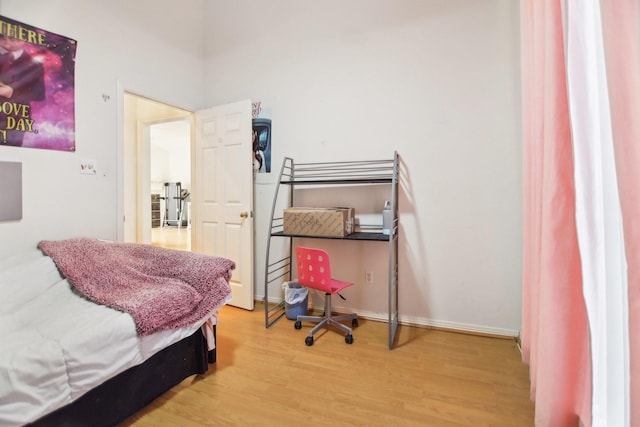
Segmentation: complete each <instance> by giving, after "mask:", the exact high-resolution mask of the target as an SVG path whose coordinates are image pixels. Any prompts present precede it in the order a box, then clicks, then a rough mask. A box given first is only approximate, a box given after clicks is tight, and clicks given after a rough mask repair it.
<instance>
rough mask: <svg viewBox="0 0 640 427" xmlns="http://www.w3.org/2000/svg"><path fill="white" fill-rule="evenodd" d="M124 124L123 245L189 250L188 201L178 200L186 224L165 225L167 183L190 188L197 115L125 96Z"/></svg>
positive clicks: (158, 103) (142, 98)
mask: <svg viewBox="0 0 640 427" xmlns="http://www.w3.org/2000/svg"><path fill="white" fill-rule="evenodd" d="M123 123H124V138H123V140H124V165H123V171H124V174H123V175H124V176H123V181H124V203H123V210H124V230H123V237H124V238H123V240H124V241H125V242H130V243H146V244H154V245H157V246H162V247H169V248H171V249H182V250H190V249H191V230H190V228H189V227H188V215H190V214H189V212H188V211H187V209H188V207H187V203H188V202H189V200H188V197H185V198H184V199H183V200H181V201H180V202H181V203H182V208H183V212H184V213H183V217H182V218H181V219H183V220H184V222H183V223H180V224H178V223H177V222H169V223H168V224H165V225H166V226H165V227H163V226H162V223H163V221H164V220H165V219H166V212H167V210H166V198H167V194H166V192H165V189H164V184H165V183H176V182H180V183H181V189H182V188H184V189H186V190H189V189H190V181H191V157H190V149H191V134H192V132H191V126H192V123H193V113H192V112H190V111H187V110H183V109H181V108H178V107H174V106H172V105H168V104H164V103H161V102H158V101H155V100H152V99H149V98H146V97H143V96H139V95H136V94H133V93H130V92H126V91H125V92H124V111H123ZM185 159H186V160H185ZM185 162H186V164H185ZM168 197H171V198H173V197H175V195H174V194H173V193H169V195H168ZM172 201H175V200H172ZM171 214H172V215H171V217H172V218H173V217H174V216H175V215H174V212H173V211H172V212H171ZM176 218H177V216H176ZM158 219H159V220H160V221H159V222H160V224H158ZM157 225H159V226H157ZM178 225H180V226H178Z"/></svg>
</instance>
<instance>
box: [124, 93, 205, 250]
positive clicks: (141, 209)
mask: <svg viewBox="0 0 640 427" xmlns="http://www.w3.org/2000/svg"><path fill="white" fill-rule="evenodd" d="M127 94H128V95H131V96H134V97H135V98H137V99H141V100H147V101H149V102H150V103H154V104H157V105H158V106H162V107H163V109H165V111H173V112H174V114H167V113H160V112H157V113H154V114H153V115H152V116H150V117H146V118H144V119H143V120H140V118H139V116H138V112H137V111H136V113H135V117H136V119H135V120H136V122H137V124H136V133H135V135H136V136H135V140H133V141H131V140H128V139H127V138H126V137H125V132H126V130H125V120H126V117H125V100H126V95H127ZM117 103H118V109H117V126H116V127H117V142H116V156H117V159H116V170H117V176H116V186H117V188H116V224H115V229H116V240H117V241H118V242H132V243H150V242H151V206H150V203H145V202H144V201H145V200H150V198H151V183H150V182H149V180H148V179H146V180H145V179H144V178H143V176H145V175H146V176H149V174H150V156H149V153H150V150H149V145H150V132H149V127H150V126H151V125H153V124H158V123H163V122H168V121H175V120H181V119H185V118H188V120H189V125H190V128H191V142H190V145H191V148H192V149H193V145H194V142H193V135H194V132H193V126H194V114H195V113H194V112H193V111H190V110H188V109H185V108H182V107H179V106H175V105H173V104H170V103H167V102H164V101H160V100H157V99H155V98H152V97H149V96H146V95H141V94H139V93H136V92H133V91H130V90H126V89H125V88H124V87H123V85H122V84H121V82H120V81H118V82H117ZM139 123H142V124H143V126H142V128H140V127H139V126H138V124H139ZM125 139H127V140H125ZM140 142H141V143H142V145H143V147H140ZM131 145H133V146H131ZM144 147H146V149H145V148H144ZM131 152H134V153H135V162H134V163H135V167H133V168H132V167H130V166H127V165H126V164H125V153H131ZM191 163H192V164H191V165H190V166H191V168H193V159H192V160H191ZM134 184H135V185H134ZM127 188H134V189H135V190H134V196H133V197H132V196H130V195H128V193H127ZM132 204H135V208H134V207H133V206H131V205H132ZM127 212H128V213H129V217H131V216H133V218H129V220H130V221H132V222H133V223H134V224H135V225H134V226H133V228H132V229H128V228H127V226H128V224H125V222H126V221H127V217H126V213H127ZM145 219H146V220H145ZM131 230H133V231H131Z"/></svg>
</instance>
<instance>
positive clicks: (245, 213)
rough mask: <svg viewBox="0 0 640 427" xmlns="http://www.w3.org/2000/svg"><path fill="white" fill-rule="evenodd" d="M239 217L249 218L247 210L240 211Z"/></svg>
mask: <svg viewBox="0 0 640 427" xmlns="http://www.w3.org/2000/svg"><path fill="white" fill-rule="evenodd" d="M240 218H249V212H247V211H244V212H240Z"/></svg>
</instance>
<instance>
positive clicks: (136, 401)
mask: <svg viewBox="0 0 640 427" xmlns="http://www.w3.org/2000/svg"><path fill="white" fill-rule="evenodd" d="M213 334H214V337H215V334H216V327H215V325H214V327H213ZM215 361H216V350H215V349H214V350H212V351H208V350H207V343H206V340H205V338H204V336H203V335H202V332H201V330H200V329H198V330H197V331H196V332H195V333H194V334H193V335H191V336H190V337H187V338H185V339H183V340H182V341H179V342H177V343H175V344H173V345H172V346H170V347H167V348H165V349H164V350H161V351H159V352H158V353H156V354H155V355H153V356H152V357H151V358H149V359H148V360H147V361H146V362H144V363H143V364H141V365H137V366H133V367H131V368H129V369H128V370H126V371H124V372H122V373H121V374H119V375H117V376H115V377H113V378H111V379H110V380H108V381H106V382H104V383H103V384H102V385H100V386H98V387H96V388H94V389H93V390H91V391H89V392H87V393H86V394H84V395H83V396H82V397H80V398H79V399H77V400H76V401H74V402H73V403H71V404H69V405H67V406H64V407H62V408H59V409H57V410H56V411H54V412H52V413H50V414H48V415H45V416H44V417H42V418H40V419H39V420H37V421H35V422H33V423H31V424H28V425H30V426H38V427H44V426H55V427H59V426H68V427H71V426H78V427H85V426H115V425H117V424H118V423H121V422H122V421H124V420H126V419H127V418H128V417H130V416H131V415H133V414H135V413H136V412H138V411H139V410H141V409H142V408H144V407H145V406H147V405H148V404H149V403H151V402H152V401H153V400H154V399H156V398H157V397H159V396H160V395H162V394H163V393H164V392H166V391H167V390H169V389H170V388H172V387H173V386H175V385H177V384H179V383H180V382H181V381H182V380H184V379H185V378H187V377H189V376H191V375H194V374H204V373H205V372H207V369H208V365H209V363H215Z"/></svg>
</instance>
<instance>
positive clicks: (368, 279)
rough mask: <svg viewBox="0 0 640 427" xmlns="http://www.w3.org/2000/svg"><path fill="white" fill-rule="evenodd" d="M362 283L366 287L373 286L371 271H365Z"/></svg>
mask: <svg viewBox="0 0 640 427" xmlns="http://www.w3.org/2000/svg"><path fill="white" fill-rule="evenodd" d="M364 281H365V283H366V284H368V285H373V271H367V272H365V273H364Z"/></svg>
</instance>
